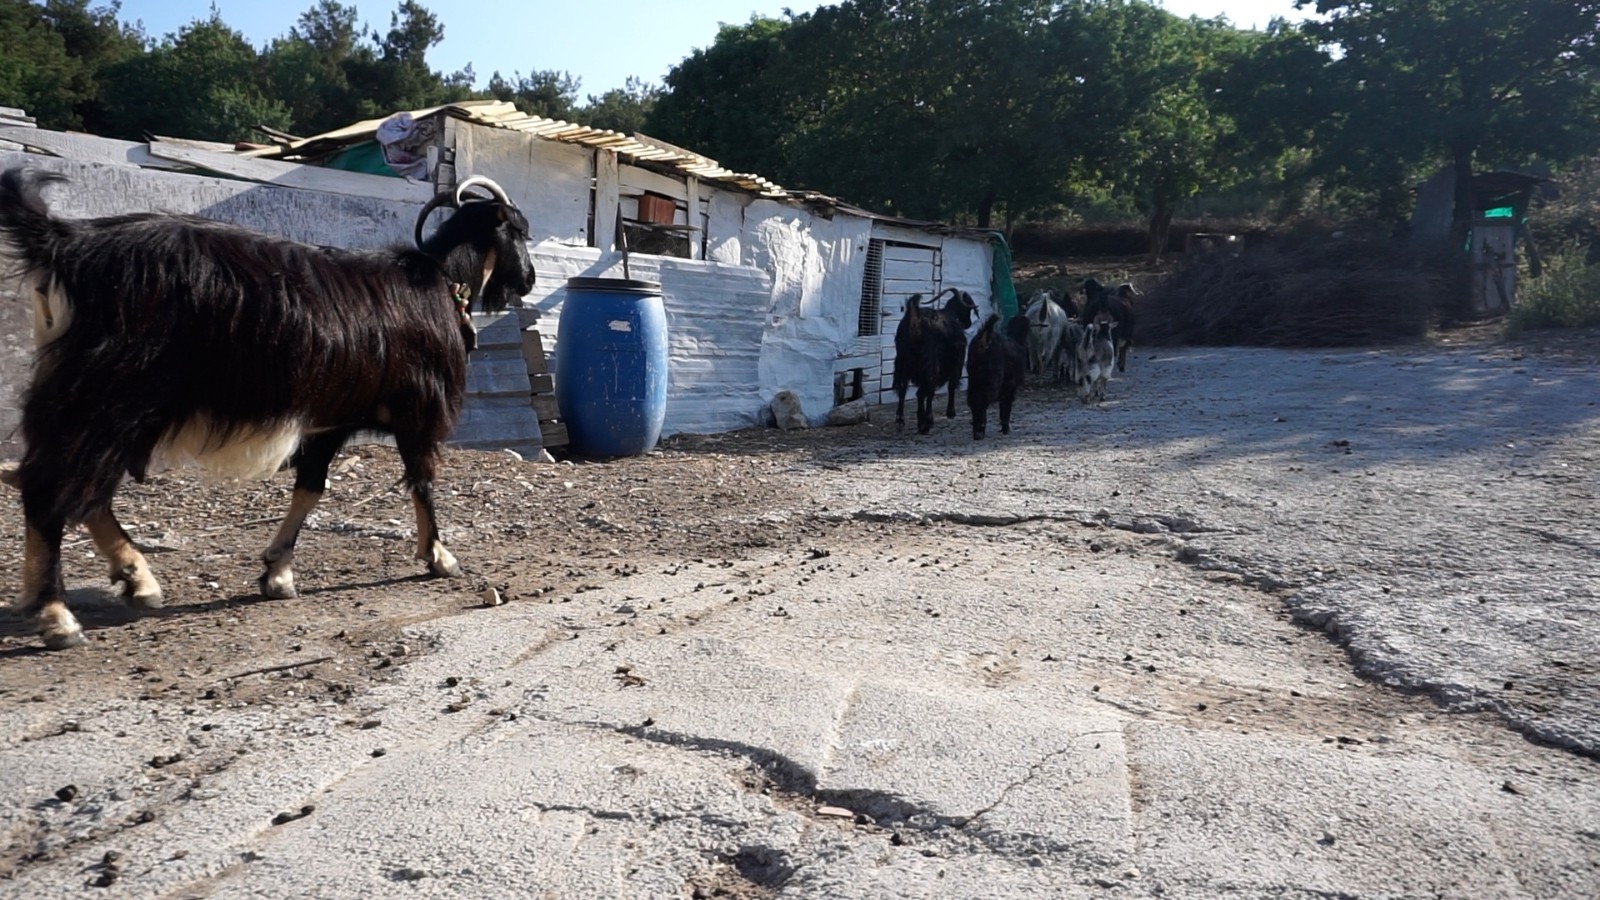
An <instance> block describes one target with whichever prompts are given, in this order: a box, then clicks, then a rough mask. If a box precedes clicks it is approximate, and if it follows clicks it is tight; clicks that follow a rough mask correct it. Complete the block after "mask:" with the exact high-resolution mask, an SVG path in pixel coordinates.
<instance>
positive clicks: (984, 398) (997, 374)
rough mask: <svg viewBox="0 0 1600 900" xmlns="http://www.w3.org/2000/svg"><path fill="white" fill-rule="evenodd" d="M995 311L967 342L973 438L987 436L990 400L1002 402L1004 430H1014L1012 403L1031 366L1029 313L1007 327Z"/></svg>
mask: <svg viewBox="0 0 1600 900" xmlns="http://www.w3.org/2000/svg"><path fill="white" fill-rule="evenodd" d="M999 323H1000V316H999V314H998V313H991V314H990V316H989V318H987V319H985V320H984V323H983V327H982V328H979V329H978V333H977V334H975V335H973V337H972V343H971V344H969V345H967V408H968V409H970V410H972V439H973V440H975V441H981V440H983V435H984V433H985V432H987V431H988V429H989V404H991V403H996V402H998V403H999V405H1000V433H1001V434H1010V433H1011V406H1012V404H1013V403H1015V402H1016V399H1017V391H1018V390H1020V389H1021V388H1022V381H1023V378H1025V377H1026V372H1027V370H1028V332H1029V331H1030V330H1031V328H1032V323H1031V322H1030V320H1029V319H1028V317H1027V316H1013V317H1011V320H1010V321H1008V322H1007V323H1006V327H1005V329H1004V330H1002V329H1000V328H999V327H998V325H999Z"/></svg>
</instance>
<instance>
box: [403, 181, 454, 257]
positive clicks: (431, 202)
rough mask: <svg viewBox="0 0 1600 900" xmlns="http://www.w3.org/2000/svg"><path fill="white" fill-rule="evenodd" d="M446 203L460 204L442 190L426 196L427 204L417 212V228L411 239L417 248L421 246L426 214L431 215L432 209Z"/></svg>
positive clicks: (426, 219) (426, 218)
mask: <svg viewBox="0 0 1600 900" xmlns="http://www.w3.org/2000/svg"><path fill="white" fill-rule="evenodd" d="M446 204H448V205H450V206H460V205H461V204H460V203H459V202H457V201H456V199H455V198H454V197H451V196H450V194H449V193H447V192H444V191H440V192H439V193H437V194H434V195H433V196H432V197H430V198H428V202H427V204H426V205H425V206H423V207H422V212H420V213H418V214H417V230H416V234H415V235H414V236H413V239H414V240H415V241H416V244H417V247H418V248H419V249H420V248H421V247H422V225H423V223H425V222H427V221H428V216H430V215H432V214H433V211H434V210H436V209H438V208H439V207H441V206H444V205H446Z"/></svg>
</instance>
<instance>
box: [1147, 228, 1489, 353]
mask: <svg viewBox="0 0 1600 900" xmlns="http://www.w3.org/2000/svg"><path fill="white" fill-rule="evenodd" d="M1460 285H1461V282H1460V270H1459V267H1452V266H1450V265H1449V264H1448V261H1446V260H1443V259H1440V258H1438V257H1429V256H1427V255H1425V254H1419V252H1418V249H1417V248H1416V247H1415V246H1414V245H1412V244H1410V243H1407V242H1404V241H1396V240H1393V239H1391V238H1388V237H1371V238H1361V237H1340V238H1331V237H1329V238H1319V239H1315V240H1308V239H1305V238H1300V239H1295V238H1285V239H1283V240H1280V241H1276V242H1273V243H1270V244H1261V245H1257V246H1251V247H1249V248H1248V249H1246V250H1244V251H1243V252H1241V253H1239V254H1237V255H1231V254H1226V253H1211V254H1204V255H1199V256H1195V257H1193V258H1192V259H1191V261H1190V262H1188V264H1186V265H1185V266H1184V267H1183V268H1181V269H1179V270H1178V271H1176V272H1174V273H1173V274H1172V275H1171V276H1169V277H1168V278H1166V279H1165V280H1163V281H1162V282H1161V283H1160V284H1159V285H1152V286H1151V287H1150V289H1149V290H1148V296H1147V297H1145V298H1143V299H1142V300H1141V301H1140V303H1139V315H1140V323H1139V331H1140V340H1141V342H1143V343H1147V344H1191V345H1231V346H1255V347H1358V346H1368V345H1373V344H1394V343H1405V342H1410V341H1417V340H1421V339H1422V338H1423V337H1425V336H1426V334H1427V331H1428V329H1429V327H1430V326H1431V325H1432V324H1433V322H1434V321H1435V319H1436V318H1437V317H1438V316H1439V315H1440V314H1441V313H1447V312H1449V311H1450V310H1452V309H1453V308H1454V307H1455V305H1456V303H1457V302H1459V298H1461V297H1462V296H1463V291H1462V290H1461V287H1460Z"/></svg>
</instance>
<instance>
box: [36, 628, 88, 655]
mask: <svg viewBox="0 0 1600 900" xmlns="http://www.w3.org/2000/svg"><path fill="white" fill-rule="evenodd" d="M39 637H40V639H42V640H43V641H44V648H45V649H46V650H71V649H72V648H73V647H82V646H83V645H84V644H87V643H89V639H88V638H86V637H84V636H83V630H82V629H81V628H80V629H79V630H77V631H70V632H64V633H63V632H44V633H41V634H40V635H39Z"/></svg>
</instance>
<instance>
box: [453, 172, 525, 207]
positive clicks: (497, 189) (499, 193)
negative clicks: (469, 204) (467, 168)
mask: <svg viewBox="0 0 1600 900" xmlns="http://www.w3.org/2000/svg"><path fill="white" fill-rule="evenodd" d="M480 186H481V187H483V188H485V189H487V190H488V191H489V193H491V194H493V195H494V198H495V199H496V200H499V201H500V202H501V203H504V204H505V205H507V206H512V207H514V206H516V204H515V203H512V202H511V198H510V197H509V196H507V195H506V190H505V188H503V187H501V186H500V185H498V184H495V183H494V182H493V181H491V180H490V179H488V178H485V177H484V176H482V175H474V176H472V177H471V178H468V179H467V180H466V181H463V182H461V183H460V184H459V185H456V205H457V206H460V205H461V199H462V197H461V195H462V193H463V192H465V191H466V189H467V188H470V187H480Z"/></svg>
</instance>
